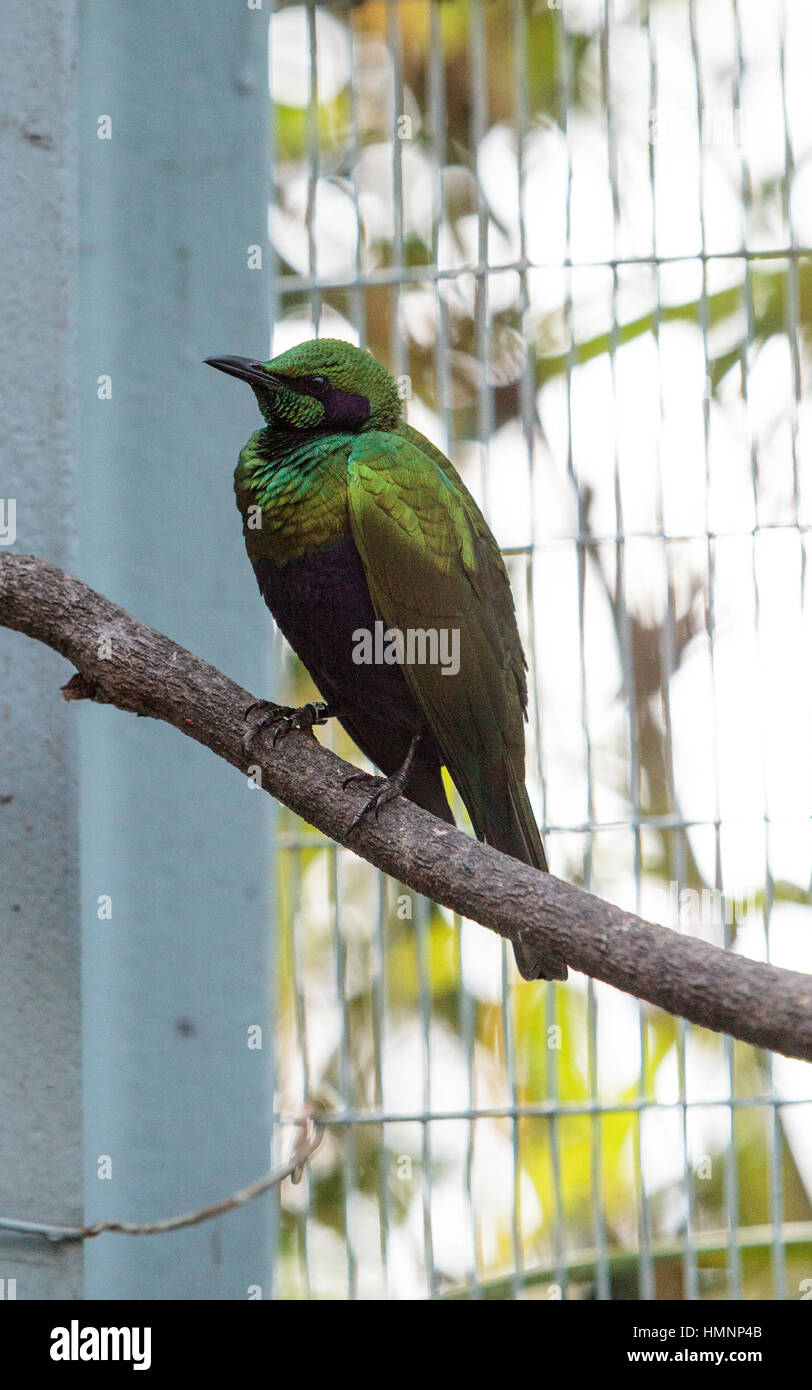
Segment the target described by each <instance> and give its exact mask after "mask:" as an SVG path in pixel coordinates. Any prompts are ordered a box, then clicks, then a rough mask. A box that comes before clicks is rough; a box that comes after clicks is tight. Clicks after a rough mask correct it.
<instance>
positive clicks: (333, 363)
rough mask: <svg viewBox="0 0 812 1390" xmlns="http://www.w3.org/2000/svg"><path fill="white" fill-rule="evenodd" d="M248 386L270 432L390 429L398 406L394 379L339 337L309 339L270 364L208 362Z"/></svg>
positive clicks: (210, 359)
mask: <svg viewBox="0 0 812 1390" xmlns="http://www.w3.org/2000/svg"><path fill="white" fill-rule="evenodd" d="M206 362H207V364H208V365H209V366H210V367H216V368H217V370H218V371H221V372H227V373H228V375H229V376H236V377H239V379H240V380H241V381H247V382H248V384H249V386H250V387H251V388H252V390H253V392H254V395H255V396H256V398H257V403H258V405H259V408H260V410H261V411H262V414H263V416H264V418H265V421H266V423H267V424H268V426H269V427H270V428H271V429H279V430H293V429H300V430H306V431H319V432H320V431H324V432H325V433H330V432H341V433H343V432H344V431H347V430H350V431H357V430H387V429H392V428H393V427H394V426H395V425H396V424H397V422H398V420H399V419H400V415H401V402H400V397H399V396H398V391H397V387H396V385H395V382H394V378H393V377H392V376H391V375H390V373H389V372H388V371H387V370H386V368H385V367H383V366H381V364H380V362H378V361H377V359H376V358H374V357H373V356H372V355H371V353H369V352H364V351H362V349H361V348H357V347H353V345H352V343H344V342H342V341H341V340H340V339H338V338H314V339H312V340H311V341H310V342H308V343H300V344H299V346H298V347H294V348H289V349H288V351H287V352H282V353H280V355H279V356H278V357H274V358H273V359H272V360H271V361H270V362H257V361H255V360H254V359H253V358H251V357H207V358H206Z"/></svg>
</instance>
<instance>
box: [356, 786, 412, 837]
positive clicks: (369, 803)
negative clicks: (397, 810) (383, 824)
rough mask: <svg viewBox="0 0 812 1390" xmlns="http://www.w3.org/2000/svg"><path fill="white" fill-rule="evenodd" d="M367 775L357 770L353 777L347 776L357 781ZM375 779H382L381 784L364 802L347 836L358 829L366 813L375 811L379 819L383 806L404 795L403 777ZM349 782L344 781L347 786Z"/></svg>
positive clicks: (376, 817)
mask: <svg viewBox="0 0 812 1390" xmlns="http://www.w3.org/2000/svg"><path fill="white" fill-rule="evenodd" d="M366 776H367V774H366V773H365V772H356V773H354V774H353V776H352V777H348V778H347V782H356V781H358V780H359V779H360V778H361V777H366ZM375 780H376V781H380V782H381V784H380V786H378V787H376V789H375V791H374V792H373V793H372V795H371V796H370V797H368V798H367V800H366V801H365V802H364V804H363V806H362V807H361V809H360V811H359V812H358V815H357V816H356V817H355V818H354V820H353V822H352V824H351V825H350V827H349V829H348V830H347V836H349V835H351V834H352V832H353V830H357V829H358V826H359V825H360V824H361V821H362V820H363V819H364V817H365V816H366V815H368V813H369V812H370V811H374V812H375V819H376V820H378V819H379V816H380V810H381V807H382V806H386V805H387V804H388V803H389V802H390V801H394V800H395V799H396V797H399V796H402V795H403V782H402V780H401V778H399V777H397V776H395V777H387V778H385V779H384V780H383V781H381V779H380V778H376V779H375ZM347 782H345V783H344V785H345V787H346V785H347ZM345 838H346V836H345Z"/></svg>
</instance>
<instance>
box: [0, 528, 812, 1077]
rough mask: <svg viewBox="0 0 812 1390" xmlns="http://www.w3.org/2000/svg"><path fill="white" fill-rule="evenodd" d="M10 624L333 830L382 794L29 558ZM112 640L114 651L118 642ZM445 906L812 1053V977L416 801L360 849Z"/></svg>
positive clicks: (584, 966) (666, 1004) (373, 830)
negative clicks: (626, 899) (256, 717)
mask: <svg viewBox="0 0 812 1390" xmlns="http://www.w3.org/2000/svg"><path fill="white" fill-rule="evenodd" d="M0 624H3V625H5V626H6V627H10V628H14V629H16V630H17V631H19V632H24V633H26V634H27V635H28V636H29V637H34V638H36V639H37V640H38V641H40V642H44V643H46V644H47V645H48V646H49V647H53V648H54V650H55V651H58V652H61V653H62V655H63V656H65V657H67V658H68V660H69V661H71V662H73V664H74V666H75V667H76V668H77V671H78V675H76V676H74V677H73V678H72V680H70V681H69V682H68V684H67V686H66V687H65V688H64V690H63V694H64V696H65V698H66V699H91V700H95V701H97V702H99V703H102V704H112V705H117V706H118V707H119V709H123V710H130V711H132V712H133V713H135V714H141V715H149V716H150V717H151V718H153V719H162V720H164V721H165V722H166V723H167V724H173V725H174V726H175V728H177V729H180V730H181V732H182V733H184V734H188V735H189V736H190V737H191V738H194V739H197V741H198V743H202V744H205V746H206V747H207V748H210V749H211V750H212V752H213V753H216V754H217V756H218V757H220V758H224V759H225V760H226V762H229V763H231V764H232V766H233V767H236V768H239V769H240V770H241V771H243V772H245V771H246V767H247V763H250V764H251V765H253V766H255V767H256V766H258V767H259V768H260V769H261V774H262V785H263V787H264V789H265V790H266V791H268V792H270V794H271V795H272V796H274V797H276V798H277V799H278V800H279V801H281V802H283V803H284V805H285V806H288V807H290V809H291V810H293V811H295V812H296V813H297V815H299V816H301V817H302V818H303V819H304V820H306V821H308V822H309V823H310V824H311V825H313V826H316V827H317V829H319V830H321V831H322V832H323V833H324V834H325V835H329V836H330V838H331V839H333V840H336V841H338V843H339V844H344V843H345V835H346V831H347V828H348V826H349V825H350V823H351V821H352V818H353V816H354V815H355V813H356V812H357V811H358V810H359V809H360V807H361V805H362V803H363V800H364V798H365V797H366V795H367V792H366V791H365V790H364V789H363V784H361V787H360V788H353V789H351V790H347V791H344V790H343V788H342V782H343V780H344V779H345V778H346V777H347V776H348V775H349V774H350V772H352V771H353V769H352V768H351V767H350V766H349V764H347V763H345V762H343V761H342V760H341V759H340V758H337V757H336V756H335V755H334V754H333V753H330V752H329V751H328V750H327V749H325V748H322V747H321V746H320V744H318V743H317V742H316V740H315V739H314V738H312V737H310V736H309V735H305V734H297V733H294V734H292V735H290V736H289V737H287V738H284V739H281V740H280V741H279V743H278V744H277V746H276V748H275V749H272V748H271V740H270V739H269V738H267V737H265V738H260V739H258V740H257V743H256V744H255V745H254V747H253V748H252V750H251V752H250V754H249V758H248V759H247V760H246V758H245V757H244V755H243V753H242V750H241V746H240V742H241V739H242V735H243V733H244V732H245V725H244V723H243V714H244V711H245V709H246V707H247V706H248V705H249V704H250V703H251V700H252V696H251V694H250V692H248V691H246V690H243V689H241V687H240V686H238V685H235V684H234V683H233V681H230V680H229V679H228V678H227V677H226V676H224V675H223V674H222V673H221V672H220V671H217V670H215V668H214V667H212V666H208V665H207V664H206V663H205V662H204V661H201V660H200V658H199V657H196V656H193V655H192V654H191V653H190V652H187V651H185V650H184V649H183V648H182V647H178V646H176V645H175V643H174V642H171V641H170V640H169V638H168V637H164V636H163V634H162V633H160V632H155V631H154V629H152V628H149V627H147V626H146V625H145V624H144V623H141V622H139V621H138V620H137V619H136V618H133V617H131V616H130V615H129V614H128V613H125V612H124V610H123V609H121V608H118V607H116V605H115V604H113V603H110V601H109V600H108V599H106V598H104V597H103V596H102V595H101V594H98V593H96V592H95V591H94V590H92V589H90V588H88V586H87V585H86V584H83V583H81V582H80V581H79V580H77V579H73V578H71V577H70V576H69V575H66V574H64V573H63V571H62V570H59V569H56V568H55V567H54V566H53V565H48V564H45V563H44V562H43V561H42V560H37V559H36V558H34V557H33V556H30V555H8V554H6V555H4V556H3V557H2V560H0ZM105 638H107V639H109V651H110V655H109V656H105V655H102V654H100V653H103V652H104V650H105V646H104V641H103V639H105ZM348 848H351V849H352V850H353V851H354V852H355V853H357V854H360V855H361V856H362V857H363V858H364V859H367V860H369V862H370V863H372V864H374V865H376V867H377V868H379V869H382V870H383V871H384V872H385V873H388V874H391V875H392V876H393V877H394V878H397V879H398V880H400V881H401V882H403V883H405V884H408V886H409V887H410V888H412V889H414V890H415V891H416V892H418V893H423V894H425V896H426V897H428V898H432V899H433V900H434V902H436V903H440V904H442V905H443V906H445V907H448V908H452V909H453V910H454V911H456V912H459V913H460V914H461V915H462V916H464V917H468V918H472V919H473V920H474V921H476V922H480V923H481V924H482V925H483V926H485V927H489V928H490V929H491V930H492V931H495V932H498V933H499V934H500V935H501V936H505V937H508V938H509V939H510V940H512V941H515V940H516V939H517V938H518V937H519V935H520V934H521V936H522V939H523V940H525V941H527V942H528V943H534V944H537V945H538V946H539V948H540V949H542V950H543V949H545V948H547V947H550V946H553V945H555V947H556V949H558V950H560V951H561V952H562V954H563V955H564V957H565V959H566V960H567V962H568V963H569V965H570V966H572V967H573V969H575V970H580V971H583V972H584V973H585V974H588V975H593V976H595V977H596V978H597V979H599V980H605V981H606V982H607V983H608V984H611V985H614V986H615V987H616V988H617V989H621V990H625V991H626V992H627V993H628V994H633V995H636V996H637V997H638V998H640V999H646V1000H648V1002H649V1003H651V1004H655V1005H657V1006H658V1007H659V1008H661V1009H667V1010H668V1011H669V1012H671V1013H673V1014H679V1015H681V1016H682V1017H683V1018H686V1019H688V1020H690V1021H691V1022H692V1023H698V1024H701V1025H702V1026H703V1027H705V1028H712V1029H715V1030H716V1031H717V1032H723V1033H730V1034H731V1035H732V1036H733V1037H735V1038H741V1039H742V1040H743V1041H745V1042H749V1043H753V1044H755V1045H756V1046H759V1047H766V1048H772V1049H774V1050H775V1051H777V1052H783V1053H785V1054H786V1055H787V1056H789V1057H801V1058H804V1059H806V1060H807V1061H812V977H810V976H807V975H801V974H798V973H796V972H795V971H790V970H780V969H778V968H776V967H775V966H771V965H764V964H761V963H759V962H756V961H752V960H748V959H746V958H744V957H741V956H736V955H733V954H732V953H730V952H728V951H723V950H720V949H719V948H718V947H716V946H709V945H707V944H706V943H705V942H702V941H697V940H694V939H692V938H690V937H685V936H681V935H679V934H678V933H677V932H675V931H671V930H669V929H668V928H666V927H662V926H657V925H655V924H653V923H651V922H645V921H643V919H642V918H640V917H637V916H635V915H634V914H633V913H630V912H624V911H622V910H621V909H620V908H619V907H614V906H612V905H611V904H610V903H606V902H603V901H602V900H601V899H600V898H596V897H594V896H593V895H592V894H591V893H586V892H584V891H583V890H582V889H580V888H576V887H574V886H573V885H572V884H569V883H564V882H563V881H562V880H561V879H557V878H554V877H553V875H552V874H541V873H539V872H538V871H537V870H536V869H532V868H529V867H528V866H526V865H524V864H520V863H519V862H518V861H517V860H515V859H511V858H509V857H508V856H507V855H504V854H500V853H499V851H498V850H495V849H491V848H490V847H489V846H487V845H481V844H479V843H478V842H477V841H476V840H473V839H472V838H471V837H470V836H469V835H465V834H464V833H463V832H462V831H459V830H455V829H453V828H452V827H450V826H448V825H446V824H444V823H443V822H442V821H439V820H437V819H435V817H434V816H431V815H429V814H428V812H426V811H422V810H420V809H419V808H418V807H417V806H414V805H412V804H411V803H410V802H407V801H405V800H403V799H402V798H401V799H399V800H397V801H395V802H392V803H391V804H390V805H389V806H387V807H386V809H385V811H384V812H383V814H382V816H381V819H380V821H378V822H376V821H375V819H374V818H372V817H368V818H367V819H365V820H364V822H363V823H362V824H361V826H360V828H359V829H358V830H357V831H355V832H354V833H353V835H352V838H351V841H350V843H349V845H348Z"/></svg>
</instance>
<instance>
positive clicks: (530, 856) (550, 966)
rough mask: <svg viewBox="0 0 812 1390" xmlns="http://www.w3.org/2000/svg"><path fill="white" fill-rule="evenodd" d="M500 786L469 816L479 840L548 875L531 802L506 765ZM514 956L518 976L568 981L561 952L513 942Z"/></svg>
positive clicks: (528, 978)
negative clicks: (541, 949)
mask: <svg viewBox="0 0 812 1390" xmlns="http://www.w3.org/2000/svg"><path fill="white" fill-rule="evenodd" d="M502 770H503V777H502V778H501V779H499V780H500V781H501V785H500V786H498V787H497V786H496V785H494V783H495V782H496V779H495V778H494V779H492V780H491V782H490V784H489V786H488V793H487V795H486V796H484V797H483V798H482V801H481V804H480V806H479V807H477V815H476V817H475V816H474V814H473V812H472V811H471V808H470V807H469V808H468V809H469V813H470V815H471V820H472V822H473V826H474V830H475V831H476V833H477V836H478V837H479V838H480V839H482V840H486V841H487V843H488V844H489V845H493V847H494V849H499V850H501V851H502V853H503V854H510V855H511V856H512V857H513V858H514V859H519V860H521V862H522V863H523V864H531V865H532V866H533V868H535V869H542V870H543V872H544V873H549V869H548V867H547V857H546V855H545V853H544V846H543V844H542V842H541V836H540V834H539V829H538V826H537V825H536V818H535V816H534V815H533V808H532V806H531V805H530V798H529V796H528V795H527V790H526V788H525V785H524V783H523V782H520V781H519V779H518V778H517V777H516V775H515V773H514V772H513V769H512V768H510V767H509V766H507V767H505V766H504V765H503V769H502ZM513 954H514V955H515V957H516V964H517V966H518V967H519V973H520V974H521V976H522V978H523V979H525V980H566V978H567V965H566V961H565V960H564V957H563V956H562V955H561V954H560V952H558V951H555V950H550V949H549V947H548V948H546V949H545V950H544V951H543V952H542V951H539V950H538V948H537V947H535V946H530V945H527V944H525V942H519V941H514V943H513Z"/></svg>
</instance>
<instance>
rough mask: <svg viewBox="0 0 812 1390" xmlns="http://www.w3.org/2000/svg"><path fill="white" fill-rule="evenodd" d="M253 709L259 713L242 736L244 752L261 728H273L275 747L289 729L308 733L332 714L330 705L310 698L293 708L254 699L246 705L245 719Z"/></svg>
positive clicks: (324, 722)
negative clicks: (308, 700) (307, 701)
mask: <svg viewBox="0 0 812 1390" xmlns="http://www.w3.org/2000/svg"><path fill="white" fill-rule="evenodd" d="M254 710H260V711H261V713H260V715H259V718H258V719H255V720H254V722H253V724H252V725H251V728H250V729H249V730H248V731H247V732H246V734H245V736H244V737H243V741H242V751H243V753H246V754H247V753H248V750H249V748H250V747H251V744H252V743H253V741H254V739H255V738H256V737H257V735H258V734H260V733H262V731H263V729H273V746H274V748H275V747H276V744H277V741H278V740H279V739H280V738H284V737H285V735H286V734H289V733H290V731H291V729H300V730H301V731H302V732H303V733H308V734H309V733H310V731H311V729H312V728H313V726H314V725H316V724H326V723H327V720H328V719H329V717H330V715H331V714H332V710H331V708H330V706H329V705H327V704H325V703H324V701H323V700H311V701H310V702H309V703H308V704H306V705H300V706H299V708H298V709H293V708H291V706H290V705H274V704H272V703H271V702H270V701H268V700H255V701H254V703H253V704H252V705H249V706H248V709H247V710H246V711H245V714H244V715H243V718H244V719H247V718H248V716H249V714H252V713H253V711H254Z"/></svg>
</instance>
